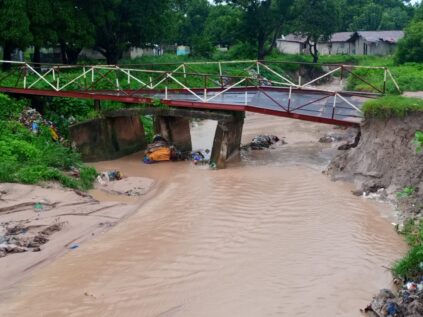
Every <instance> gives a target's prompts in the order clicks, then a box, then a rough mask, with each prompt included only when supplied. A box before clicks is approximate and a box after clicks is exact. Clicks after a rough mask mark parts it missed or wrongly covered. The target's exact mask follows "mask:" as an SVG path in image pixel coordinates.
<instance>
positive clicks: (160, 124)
mask: <svg viewBox="0 0 423 317" xmlns="http://www.w3.org/2000/svg"><path fill="white" fill-rule="evenodd" d="M154 125H155V127H154V128H155V132H156V133H158V134H160V135H161V136H162V137H164V138H165V139H166V140H168V141H169V143H170V144H173V145H174V146H175V147H176V148H177V149H178V150H180V151H182V152H190V151H192V143H191V132H190V124H189V119H188V118H183V117H170V116H156V118H155V122H154Z"/></svg>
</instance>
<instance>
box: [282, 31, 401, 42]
mask: <svg viewBox="0 0 423 317" xmlns="http://www.w3.org/2000/svg"><path fill="white" fill-rule="evenodd" d="M353 36H361V37H363V38H364V39H365V40H366V41H367V42H379V41H384V42H389V43H397V42H398V41H399V40H400V39H402V38H403V37H404V32H403V31H358V32H337V33H333V34H332V36H331V37H330V39H329V40H328V41H323V42H329V43H334V42H348V41H349V40H350V39H351V38H352V37H353ZM306 40H307V37H305V36H302V35H300V34H288V35H285V36H282V38H280V39H279V40H278V41H286V42H296V43H305V42H306Z"/></svg>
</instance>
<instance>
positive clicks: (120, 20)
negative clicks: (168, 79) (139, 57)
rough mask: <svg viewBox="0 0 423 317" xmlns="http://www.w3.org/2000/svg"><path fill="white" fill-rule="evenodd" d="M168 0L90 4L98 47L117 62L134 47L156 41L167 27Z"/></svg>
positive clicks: (110, 61) (102, 0) (108, 0)
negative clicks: (165, 13)
mask: <svg viewBox="0 0 423 317" xmlns="http://www.w3.org/2000/svg"><path fill="white" fill-rule="evenodd" d="M168 8H169V1H168V0H161V1H150V0H112V1H111V0H96V1H93V3H91V4H90V6H89V17H90V20H91V21H93V24H94V27H95V39H96V41H95V49H96V50H98V51H99V52H100V53H101V54H103V55H104V56H105V57H106V59H107V63H108V64H117V63H118V62H119V59H120V58H122V56H123V53H124V52H125V51H126V50H128V49H129V48H130V47H134V46H141V45H146V44H154V43H152V42H153V41H157V40H159V39H160V37H161V36H162V34H163V33H164V32H165V30H166V26H167V24H166V21H165V20H164V19H163V18H164V17H165V16H166V15H164V14H163V12H165V11H166V10H167V9H168Z"/></svg>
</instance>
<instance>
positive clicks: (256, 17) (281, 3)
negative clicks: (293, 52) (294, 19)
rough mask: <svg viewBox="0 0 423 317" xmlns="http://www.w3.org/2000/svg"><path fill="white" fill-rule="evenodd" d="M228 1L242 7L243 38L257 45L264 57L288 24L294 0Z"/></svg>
mask: <svg viewBox="0 0 423 317" xmlns="http://www.w3.org/2000/svg"><path fill="white" fill-rule="evenodd" d="M216 2H218V3H222V2H224V1H222V0H219V1H216ZM226 2H228V3H229V4H231V5H232V6H235V7H238V8H239V9H241V11H242V21H241V32H240V34H241V38H242V39H244V40H246V41H247V42H249V43H252V44H254V45H256V47H257V57H258V59H260V60H261V59H264V57H265V56H266V55H268V54H269V53H270V52H271V51H272V50H273V48H274V47H275V45H276V40H277V38H278V36H280V35H281V32H282V28H283V27H284V26H285V25H286V24H287V21H288V19H289V12H290V11H289V8H290V7H291V4H292V3H293V0H230V1H226Z"/></svg>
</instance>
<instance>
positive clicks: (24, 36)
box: [0, 0, 32, 70]
mask: <svg viewBox="0 0 423 317" xmlns="http://www.w3.org/2000/svg"><path fill="white" fill-rule="evenodd" d="M25 6H26V1H25V0H2V1H0V43H1V45H2V46H3V59H4V60H11V59H12V52H13V50H14V49H16V48H20V49H24V48H26V47H27V46H28V45H29V44H30V42H31V40H32V35H31V33H30V31H29V18H28V15H27V14H26V9H25ZM9 68H10V64H8V63H4V64H3V70H6V69H9Z"/></svg>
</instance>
